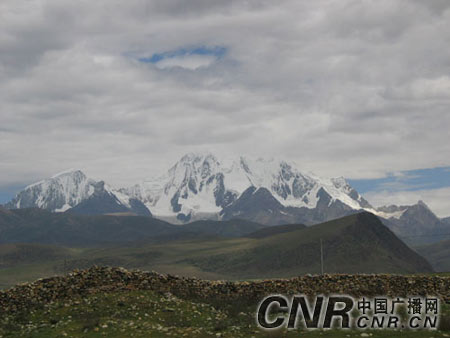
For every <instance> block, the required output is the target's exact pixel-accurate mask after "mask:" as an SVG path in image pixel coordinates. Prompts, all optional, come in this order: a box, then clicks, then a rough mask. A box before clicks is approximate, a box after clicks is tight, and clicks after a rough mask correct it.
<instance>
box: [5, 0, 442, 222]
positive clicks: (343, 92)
mask: <svg viewBox="0 0 450 338" xmlns="http://www.w3.org/2000/svg"><path fill="white" fill-rule="evenodd" d="M449 46H450V1H448V0H426V1H423V0H409V1H406V0H405V1H401V0H376V1H375V0H373V1H368V0H315V1H309V0H308V1H300V0H293V1H253V0H246V1H238V0H233V1H223V0H220V1H218V0H190V1H186V0H164V1H156V0H155V1H144V0H127V1H123V0H120V1H114V0H104V1H102V0H96V1H91V0H89V1H88V0H80V1H72V0H71V1H66V0H54V1H50V0H49V1H44V0H41V1H38V0H2V1H0V114H1V123H0V142H1V143H0V156H1V160H0V202H1V199H2V198H3V200H5V199H7V198H9V197H10V195H11V194H13V193H14V192H15V190H16V189H18V187H23V186H24V185H26V184H28V183H31V182H33V181H35V180H37V179H40V178H43V177H48V176H50V175H52V174H54V173H56V172H58V171H61V170H64V169H67V168H80V169H82V170H84V171H85V172H86V173H87V174H88V175H89V176H91V177H93V178H98V179H104V180H106V181H107V182H109V183H110V184H112V185H114V186H126V185H131V184H133V183H135V182H137V181H139V180H141V179H143V178H145V177H149V176H153V175H155V174H158V173H161V172H162V171H163V170H166V169H167V168H168V167H169V166H170V165H171V164H173V163H174V162H175V161H176V160H177V159H178V158H179V157H180V156H181V155H183V154H184V153H186V152H190V151H202V150H209V151H211V152H215V153H219V154H227V155H235V154H251V155H258V156H263V157H270V156H273V155H276V156H277V157H283V158H286V159H287V160H293V161H296V162H297V163H298V164H299V166H300V169H303V170H310V171H314V172H316V173H317V174H319V175H324V176H341V175H342V176H345V177H347V178H350V179H354V180H355V179H374V180H370V181H367V180H365V181H361V182H363V183H364V182H365V183H367V182H369V183H370V182H373V184H372V185H370V184H369V185H368V187H369V188H367V186H366V189H365V191H364V193H366V195H367V196H368V197H369V201H373V202H374V203H375V204H384V203H383V202H384V201H385V200H388V202H395V201H396V200H398V201H399V202H405V201H406V202H408V203H410V202H411V203H412V202H415V201H416V199H418V198H422V197H424V198H426V200H425V202H427V203H428V204H430V206H431V207H432V208H433V210H435V211H436V212H437V213H438V214H440V215H442V216H448V215H450V202H447V201H450V183H449V182H448V180H445V179H443V180H442V182H441V181H439V179H437V178H436V177H434V175H432V174H431V175H428V176H427V177H428V178H429V180H430V181H432V182H433V184H431V186H432V187H431V188H430V184H428V185H425V186H421V187H417V186H414V187H413V188H412V186H409V185H408V182H409V181H408V180H403V181H402V183H404V184H403V185H402V184H397V185H396V188H393V185H391V186H390V188H387V187H386V186H385V185H383V184H384V183H385V182H381V183H382V184H378V183H380V179H382V178H386V177H401V176H402V175H403V176H404V174H405V173H409V172H411V171H414V170H418V169H427V168H436V167H440V168H442V169H443V170H444V172H447V176H446V177H448V175H450V174H448V172H449V171H448V168H449V167H450V156H449V155H450V136H449V127H450V109H449V108H450V47H449ZM423 172H425V173H428V174H429V172H427V171H420V170H419V171H416V173H419V174H420V173H423ZM399 173H400V174H399ZM419 174H418V175H419ZM443 176H444V177H445V175H443ZM352 182H353V181H352ZM358 182H359V181H355V184H356V185H358ZM436 183H437V184H436ZM405 184H406V186H405Z"/></svg>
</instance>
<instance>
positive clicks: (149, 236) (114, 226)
mask: <svg viewBox="0 0 450 338" xmlns="http://www.w3.org/2000/svg"><path fill="white" fill-rule="evenodd" d="M263 227H264V226H262V225H259V224H256V223H253V222H249V221H242V220H231V221H227V222H219V221H199V222H194V223H190V224H186V225H182V226H180V225H173V224H170V223H167V222H164V221H161V220H158V219H155V218H151V217H144V216H107V215H98V216H87V215H86V216H81V215H73V214H69V213H51V212H49V211H46V210H42V209H37V208H29V209H14V210H6V209H1V210H0V244H1V243H14V242H22V243H42V244H52V245H64V246H93V245H100V244H108V243H124V242H134V241H149V240H153V241H155V240H158V241H162V240H164V239H171V238H174V237H176V238H177V239H183V238H185V237H186V238H190V239H192V238H195V237H202V236H205V235H207V236H219V237H240V236H243V235H246V234H248V233H251V232H254V231H256V230H258V229H261V228H263Z"/></svg>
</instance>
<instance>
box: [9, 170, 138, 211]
mask: <svg viewBox="0 0 450 338" xmlns="http://www.w3.org/2000/svg"><path fill="white" fill-rule="evenodd" d="M98 196H102V199H103V200H105V198H109V199H110V200H111V201H113V203H111V205H112V206H113V207H114V208H112V207H111V206H110V207H109V208H110V210H113V211H114V209H117V210H122V211H123V210H131V209H133V208H134V207H136V206H137V207H139V208H141V209H142V207H141V206H138V205H137V203H136V202H135V201H132V200H131V198H130V197H129V196H127V195H124V194H122V193H120V192H118V191H116V190H114V189H112V188H111V187H110V186H108V185H107V184H105V182H104V181H95V180H93V179H91V178H89V177H87V176H86V175H85V174H84V173H83V172H82V171H81V170H79V169H70V170H66V171H63V172H60V173H58V174H56V175H53V176H52V177H50V178H46V179H44V180H41V181H39V182H36V183H33V184H30V185H29V186H27V187H26V188H25V189H24V190H22V191H21V192H19V193H18V194H17V195H16V197H15V198H14V199H13V200H12V201H11V202H9V203H8V204H6V207H7V208H10V209H16V208H41V209H46V210H49V211H54V212H64V211H67V210H69V209H72V208H74V207H76V206H78V205H80V204H82V203H84V204H86V203H88V202H87V201H90V202H89V203H90V204H89V208H91V204H93V203H96V204H97V205H98V202H97V201H98ZM94 198H95V199H94ZM144 208H145V207H144ZM85 209H86V207H85Z"/></svg>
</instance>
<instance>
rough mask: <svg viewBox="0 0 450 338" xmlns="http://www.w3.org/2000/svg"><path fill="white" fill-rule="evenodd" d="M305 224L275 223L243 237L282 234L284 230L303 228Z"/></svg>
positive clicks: (263, 236)
mask: <svg viewBox="0 0 450 338" xmlns="http://www.w3.org/2000/svg"><path fill="white" fill-rule="evenodd" d="M305 228H306V225H303V224H284V225H275V226H271V227H267V228H263V229H260V230H257V231H255V232H252V233H250V234H248V235H246V236H245V237H248V238H265V237H270V236H274V235H278V234H282V233H285V232H291V231H296V230H301V229H305Z"/></svg>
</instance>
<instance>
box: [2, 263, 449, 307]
mask: <svg viewBox="0 0 450 338" xmlns="http://www.w3.org/2000/svg"><path fill="white" fill-rule="evenodd" d="M120 290H152V291H156V292H161V293H166V292H170V293H172V294H174V295H178V296H182V297H184V298H186V297H192V298H196V299H204V300H211V299H213V300H216V301H217V300H221V299H223V300H226V301H232V300H233V299H236V300H239V301H248V302H258V301H259V300H261V299H262V298H263V297H264V296H265V295H267V294H271V293H282V294H294V293H303V294H311V295H315V294H329V293H342V294H350V295H353V296H366V297H367V296H376V295H388V296H392V297H393V296H399V297H406V296H416V295H423V296H425V295H433V296H438V297H440V298H441V299H442V300H444V301H445V302H450V277H438V276H399V275H323V276H301V277H297V278H292V279H279V280H262V281H252V282H226V281H207V280H200V279H196V278H182V277H177V276H172V275H163V274H159V273H156V272H143V271H128V270H125V269H123V268H109V267H92V268H90V269H88V270H82V271H74V272H72V273H70V274H68V275H66V276H60V277H52V278H46V279H40V280H37V281H36V282H33V283H27V284H21V285H18V286H16V287H13V288H11V289H9V290H6V291H0V315H1V313H2V312H5V313H13V312H16V311H21V310H24V309H30V308H33V307H39V306H42V305H43V304H48V303H52V302H54V301H59V300H64V299H70V298H72V297H76V296H88V295H92V294H95V293H98V292H109V291H111V292H112V291H120Z"/></svg>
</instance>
